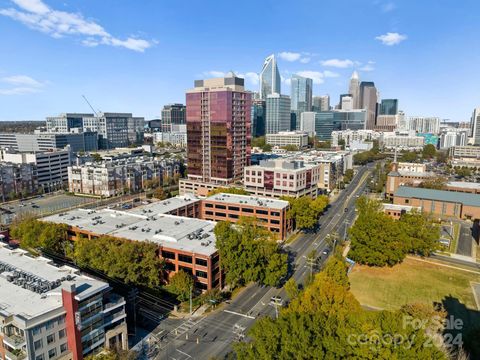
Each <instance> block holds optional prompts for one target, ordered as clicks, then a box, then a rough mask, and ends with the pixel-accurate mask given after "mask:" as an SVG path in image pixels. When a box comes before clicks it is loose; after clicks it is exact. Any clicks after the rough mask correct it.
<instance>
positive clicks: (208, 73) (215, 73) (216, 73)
mask: <svg viewBox="0 0 480 360" xmlns="http://www.w3.org/2000/svg"><path fill="white" fill-rule="evenodd" d="M225 74H226V73H225V72H223V71H218V70H210V71H204V72H203V75H204V76H209V77H224V76H225Z"/></svg>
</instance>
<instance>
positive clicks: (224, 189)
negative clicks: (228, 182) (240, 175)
mask: <svg viewBox="0 0 480 360" xmlns="http://www.w3.org/2000/svg"><path fill="white" fill-rule="evenodd" d="M222 193H223V194H236V195H250V193H249V192H248V191H246V190H244V189H242V188H236V187H219V188H216V189H213V190H210V191H209V192H208V196H212V195H216V194H222Z"/></svg>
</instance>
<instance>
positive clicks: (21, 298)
mask: <svg viewBox="0 0 480 360" xmlns="http://www.w3.org/2000/svg"><path fill="white" fill-rule="evenodd" d="M71 285H75V287H76V289H77V295H76V297H77V298H78V299H79V300H80V299H82V298H85V297H87V296H90V295H92V294H94V293H96V292H98V291H100V290H102V289H106V288H108V284H107V283H105V282H103V281H98V280H95V279H92V278H89V277H87V276H85V275H80V272H79V270H77V269H74V268H71V267H69V266H62V267H57V266H55V265H54V263H53V262H52V261H51V260H50V259H47V258H44V257H41V256H40V257H35V258H34V257H32V256H30V255H29V254H28V252H26V251H24V250H20V249H16V250H11V249H8V248H6V247H5V246H3V245H0V314H1V315H4V316H9V315H19V316H22V317H23V318H25V319H32V318H35V317H36V316H39V315H42V314H45V313H46V312H49V311H52V310H55V309H58V308H60V307H62V306H63V305H62V293H61V289H62V287H63V286H65V287H68V288H69V287H70V286H71ZM24 286H25V287H24Z"/></svg>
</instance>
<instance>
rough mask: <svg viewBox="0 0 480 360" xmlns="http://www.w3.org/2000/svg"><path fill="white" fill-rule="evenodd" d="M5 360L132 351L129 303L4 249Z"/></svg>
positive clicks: (0, 287) (100, 285)
mask: <svg viewBox="0 0 480 360" xmlns="http://www.w3.org/2000/svg"><path fill="white" fill-rule="evenodd" d="M0 299H1V301H0V359H3V360H22V359H29V360H30V359H31V360H50V359H51V360H57V359H58V360H82V359H83V358H84V357H85V356H87V355H89V354H94V353H97V352H99V351H101V350H102V349H104V348H115V347H119V348H123V349H127V348H128V338H127V325H126V313H125V301H124V299H123V298H122V297H120V296H118V295H116V294H113V293H112V292H111V288H110V286H109V285H108V283H106V282H103V281H99V280H96V279H93V278H90V277H87V276H85V275H82V274H81V273H80V272H79V270H77V269H74V268H71V267H68V266H57V265H55V264H54V263H53V262H52V261H51V260H49V259H46V258H44V257H41V256H40V257H32V256H30V255H29V254H28V253H27V252H26V251H23V250H20V249H17V250H12V249H10V248H7V247H6V246H3V245H0Z"/></svg>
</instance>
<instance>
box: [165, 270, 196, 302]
mask: <svg viewBox="0 0 480 360" xmlns="http://www.w3.org/2000/svg"><path fill="white" fill-rule="evenodd" d="M193 282H194V281H193V277H192V275H190V274H189V273H187V272H185V271H183V270H180V271H179V272H177V273H175V274H174V275H173V276H172V277H171V278H170V281H169V284H168V288H169V289H170V291H171V292H172V293H174V294H176V295H177V298H178V300H180V301H185V300H187V299H188V297H189V295H190V291H191V289H192V288H193Z"/></svg>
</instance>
